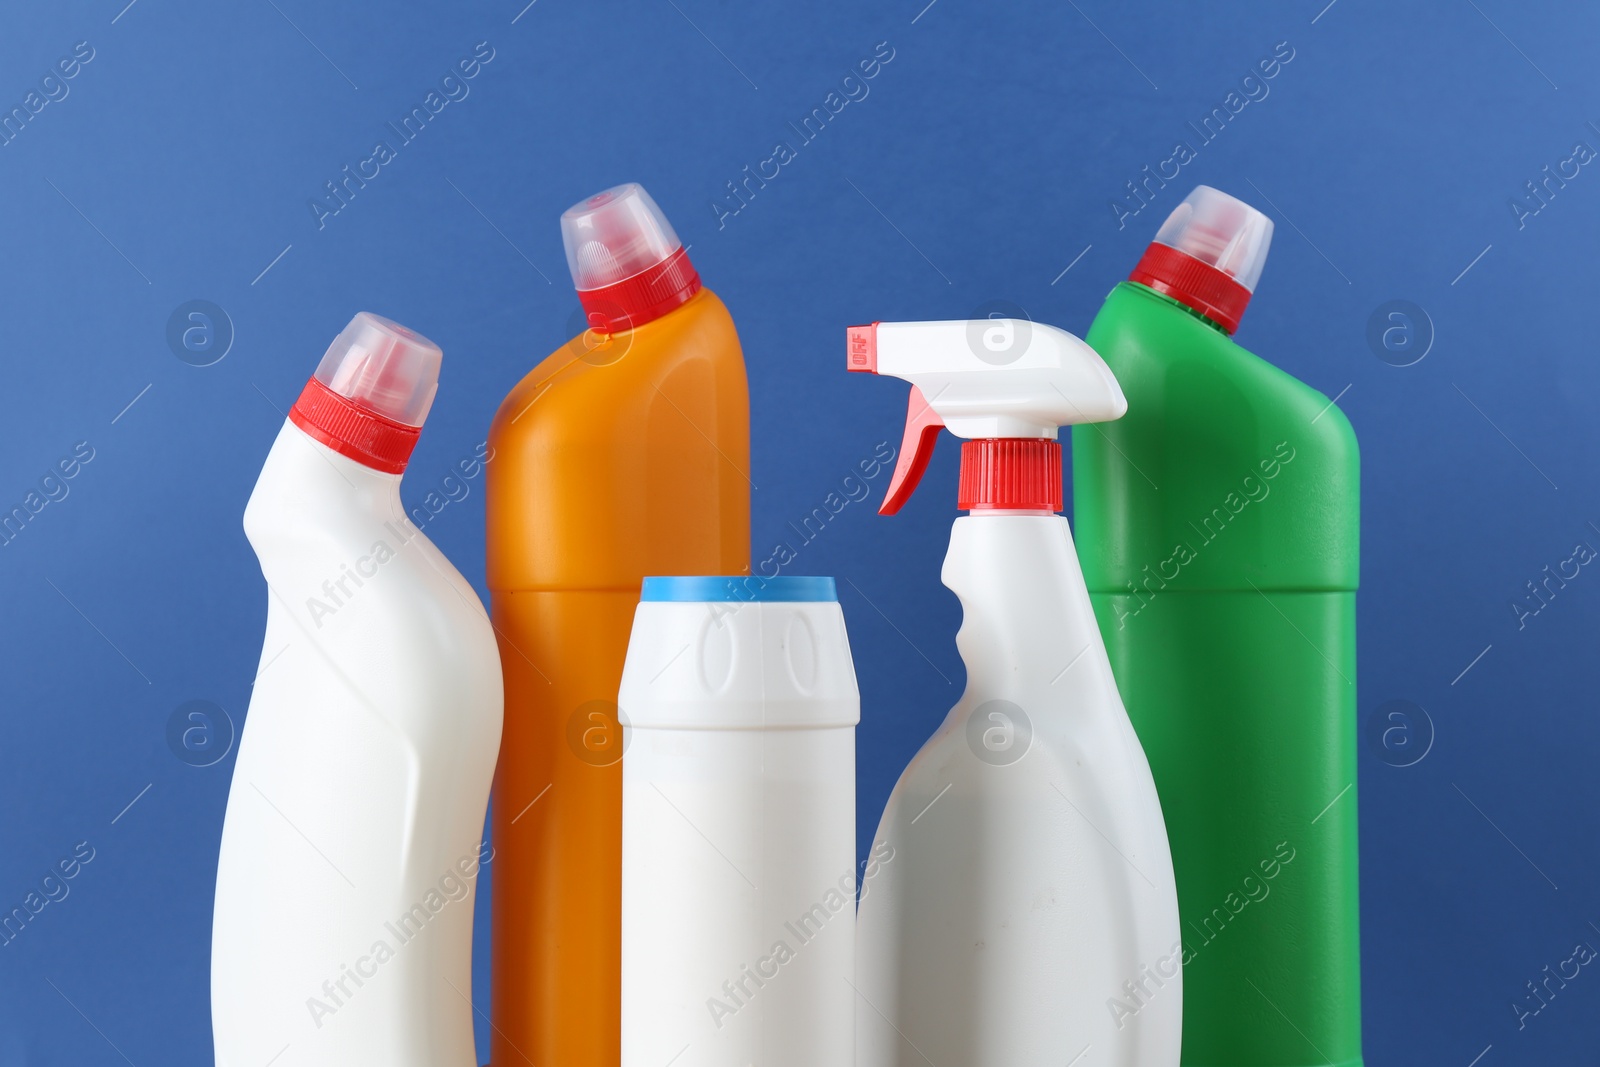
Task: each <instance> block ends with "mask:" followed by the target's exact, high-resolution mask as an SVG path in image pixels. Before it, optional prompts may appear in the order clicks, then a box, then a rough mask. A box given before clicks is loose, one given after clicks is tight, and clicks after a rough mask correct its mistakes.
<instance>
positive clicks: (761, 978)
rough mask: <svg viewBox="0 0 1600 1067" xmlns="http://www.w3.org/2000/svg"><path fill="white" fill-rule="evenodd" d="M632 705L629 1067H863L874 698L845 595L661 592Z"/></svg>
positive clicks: (625, 800) (759, 583) (777, 583)
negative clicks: (865, 855) (861, 942)
mask: <svg viewBox="0 0 1600 1067" xmlns="http://www.w3.org/2000/svg"><path fill="white" fill-rule="evenodd" d="M617 702H618V704H619V706H620V708H621V711H620V718H621V719H622V721H623V728H624V744H625V746H626V747H625V749H624V753H623V758H622V781H623V785H622V1067H661V1065H662V1064H664V1063H669V1062H673V1061H677V1062H680V1063H693V1064H696V1065H698V1067H748V1065H750V1064H760V1065H761V1067H816V1065H817V1064H848V1063H850V1062H851V1061H852V1058H853V1056H854V1033H853V1031H854V1005H853V1001H854V997H855V994H854V993H853V992H852V989H851V983H852V981H853V980H854V979H853V970H854V959H855V955H854V946H855V905H856V900H855V888H856V877H855V784H856V783H855V727H856V723H857V722H858V721H859V720H860V717H861V715H860V712H861V698H860V694H859V692H858V691H857V689H856V676H855V667H854V664H853V663H852V661H851V658H850V645H849V641H848V639H847V637H846V635H845V627H844V616H843V614H842V613H841V612H840V610H839V603H838V597H837V594H836V592H835V589H834V582H833V579H832V578H809V577H786V576H785V577H777V578H758V577H751V576H740V577H731V578H646V579H645V580H644V586H643V591H642V594H641V598H640V604H639V608H638V611H637V613H636V614H635V616H634V622H633V635H632V638H631V640H630V642H629V645H628V655H627V660H626V663H625V665H624V667H623V672H622V687H621V691H620V693H619V694H618V698H617ZM887 859H888V857H884V856H874V857H873V859H872V863H873V864H881V863H883V862H886V861H887ZM869 870H870V868H869ZM680 1057H681V1058H680Z"/></svg>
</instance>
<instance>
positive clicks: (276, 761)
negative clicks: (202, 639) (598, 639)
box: [211, 313, 503, 1067]
mask: <svg viewBox="0 0 1600 1067" xmlns="http://www.w3.org/2000/svg"><path fill="white" fill-rule="evenodd" d="M439 361H440V352H439V349H438V348H437V347H436V346H435V345H434V344H433V343H432V342H431V341H429V340H427V339H426V338H424V337H419V336H418V335H417V334H415V333H412V332H411V331H410V330H407V329H406V328H405V327H403V326H399V325H397V324H395V323H392V322H388V321H387V320H384V319H380V318H378V317H377V316H376V315H369V314H365V313H363V314H360V315H357V316H356V318H355V320H354V321H352V322H351V323H350V325H349V326H348V327H346V328H345V330H344V332H343V333H341V334H340V335H339V337H338V339H337V340H335V341H334V343H333V346H332V347H331V348H329V349H328V352H327V355H326V356H324V357H323V360H322V363H321V364H320V365H319V366H318V367H317V371H316V375H315V376H314V377H313V378H312V379H311V380H310V381H309V382H307V383H306V387H305V391H304V392H303V393H301V395H300V399H299V400H297V401H295V405H294V409H293V410H292V411H291V412H290V415H289V419H288V421H287V422H286V423H285V424H284V427H283V430H282V431H281V432H280V433H279V434H278V439H277V441H276V442H275V443H274V444H273V446H272V451H271V453H270V454H269V455H268V456H267V462H266V465H265V466H264V467H263V468H262V470H261V477H260V479H259V480H258V481H257V482H256V487H255V491H254V492H253V493H252V494H251V496H250V503H249V505H248V506H247V507H246V508H245V514H244V527H245V533H246V534H247V535H248V536H249V538H250V544H251V545H252V547H254V548H255V550H256V555H257V556H258V557H259V559H260V561H261V571H262V574H263V575H264V576H265V577H266V580H267V593H268V601H267V633H266V641H265V643H264V645H263V646H262V650H261V664H260V667H259V669H258V672H257V675H256V680H255V688H254V691H253V695H252V697H251V700H250V710H249V714H248V716H247V718H246V720H245V725H244V731H243V735H242V737H241V738H240V744H239V755H238V762H237V764H236V765H235V767H234V772H233V786H232V789H231V791H230V792H229V794H228V812H227V817H226V819H225V820H224V822H223V828H222V852H221V857H220V859H219V864H218V870H217V896H216V905H215V914H214V917H213V924H212V937H211V1018H212V1031H213V1035H214V1037H215V1042H216V1062H217V1065H218V1067H262V1065H263V1064H267V1063H272V1064H275V1065H276V1067H352V1065H353V1064H383V1065H385V1067H475V1065H476V1064H477V1063H478V1060H477V1058H476V1056H475V1055H474V1051H473V1035H472V1018H473V1010H472V1004H471V1000H470V998H471V996H472V986H471V955H472V906H473V893H474V889H475V888H476V882H477V878H478V875H479V870H480V867H481V866H482V864H483V863H484V862H486V860H487V859H488V858H489V856H488V854H487V849H486V848H482V847H481V842H482V840H483V837H482V835H483V817H484V810H485V808H486V806H487V804H488V800H489V784H490V779H491V777H492V776H493V773H494V764H495V757H496V755H497V754H498V752H499V748H500V725H501V705H502V700H503V698H502V690H501V679H500V658H499V654H498V652H497V650H496V647H495V639H494V632H493V630H492V628H491V627H490V625H489V619H488V616H487V615H486V614H485V613H484V610H483V606H482V604H480V603H479V601H478V597H477V595H476V593H474V591H473V589H472V587H471V586H470V585H469V584H467V582H466V580H465V579H463V578H462V577H461V575H460V574H459V573H458V572H457V571H456V569H455V568H454V567H452V566H451V565H450V562H449V561H448V560H446V559H445V558H444V556H443V555H441V554H440V552H439V550H438V549H437V548H435V547H434V546H433V544H432V543H431V542H430V541H429V540H428V539H427V538H426V537H424V536H423V535H422V532H421V531H420V530H418V529H417V528H416V527H415V526H414V525H412V524H411V522H410V521H409V520H408V519H407V518H406V515H405V512H404V510H403V509H402V508H401V505H400V474H401V472H402V471H403V470H404V469H405V465H406V460H407V459H408V458H409V456H410V454H411V448H412V445H413V444H415V442H416V440H417V436H418V434H419V433H420V432H421V427H422V421H423V419H424V418H425V417H426V416H427V413H428V408H429V406H430V405H431V404H432V402H433V394H434V390H435V389H436V388H437V384H438V379H439Z"/></svg>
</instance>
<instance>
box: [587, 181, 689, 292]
mask: <svg viewBox="0 0 1600 1067" xmlns="http://www.w3.org/2000/svg"><path fill="white" fill-rule="evenodd" d="M561 242H562V244H564V245H566V248H567V267H568V269H570V270H571V271H572V283H573V284H574V285H575V286H577V287H578V290H579V291H580V292H582V291H587V290H590V289H602V288H604V287H606V286H608V285H614V284H616V283H617V282H620V281H622V280H623V279H625V278H631V277H633V276H634V275H635V274H638V273H640V272H641V271H646V270H649V269H650V268H651V267H654V266H656V265H658V264H660V263H664V262H666V261H667V260H668V259H669V258H671V256H672V254H673V253H674V252H676V251H677V250H678V249H679V248H682V247H683V242H681V241H679V240H678V235H677V233H676V232H675V231H674V230H673V228H672V223H670V222H668V221H667V217H666V216H665V215H663V214H662V213H661V209H660V208H659V207H657V206H656V202H655V201H654V200H652V199H650V194H649V193H647V192H645V191H644V186H642V185H640V184H639V183H638V182H628V183H627V184H626V185H618V186H613V187H612V188H610V189H607V190H606V191H605V192H603V193H596V194H595V195H593V196H591V197H589V198H588V199H586V200H582V201H579V202H578V203H576V204H573V205H572V206H571V207H569V208H567V210H565V211H563V212H562V213H561Z"/></svg>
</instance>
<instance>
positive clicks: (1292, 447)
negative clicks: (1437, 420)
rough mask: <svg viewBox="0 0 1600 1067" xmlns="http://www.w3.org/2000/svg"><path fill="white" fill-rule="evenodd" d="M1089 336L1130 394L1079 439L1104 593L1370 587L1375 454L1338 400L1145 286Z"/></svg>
mask: <svg viewBox="0 0 1600 1067" xmlns="http://www.w3.org/2000/svg"><path fill="white" fill-rule="evenodd" d="M1088 340H1089V343H1090V344H1091V345H1092V346H1094V348H1095V349H1096V351H1098V352H1099V353H1100V354H1101V356H1102V357H1103V358H1104V359H1105V361H1106V364H1107V365H1108V366H1109V367H1110V368H1111V371H1112V373H1113V374H1115V375H1116V377H1117V380H1118V382H1119V383H1120V384H1121V386H1122V389H1123V392H1124V394H1125V395H1126V396H1127V399H1128V413H1127V414H1126V415H1125V416H1124V417H1123V418H1122V419H1120V420H1118V421H1117V422H1114V423H1106V424H1103V425H1098V426H1092V427H1083V426H1080V427H1075V428H1074V431H1073V501H1074V518H1075V522H1076V525H1077V528H1078V531H1079V534H1080V537H1081V539H1082V545H1081V551H1082V557H1083V564H1084V570H1085V573H1086V575H1087V577H1088V579H1089V584H1090V588H1092V589H1096V590H1101V591H1104V590H1124V591H1125V587H1126V586H1127V584H1128V583H1130V582H1133V583H1135V584H1137V583H1139V582H1141V581H1145V580H1150V581H1158V580H1159V581H1163V582H1168V583H1171V584H1173V585H1174V586H1175V587H1178V588H1191V589H1249V588H1251V587H1252V586H1255V587H1259V588H1280V589H1289V588H1306V589H1353V588H1355V584H1356V579H1357V569H1358V567H1357V563H1358V555H1359V526H1360V449H1359V446H1358V444H1357V442H1356V436H1355V433H1354V430H1353V429H1352V427H1351V425H1350V422H1349V420H1348V418H1346V416H1345V415H1344V413H1343V412H1342V411H1340V410H1339V408H1338V406H1337V405H1335V404H1334V403H1333V401H1332V399H1331V398H1329V397H1327V396H1325V395H1324V394H1323V393H1321V392H1319V391H1318V390H1316V389H1314V388H1312V387H1311V386H1309V385H1306V384H1305V383H1304V382H1301V381H1299V380H1298V379H1296V378H1294V377H1293V376H1292V375H1290V374H1288V373H1286V372H1285V371H1283V370H1281V369H1279V368H1278V367H1275V366H1273V365H1272V364H1271V363H1269V362H1268V361H1266V360H1264V359H1262V358H1261V357H1259V356H1257V355H1255V354H1254V353H1252V352H1250V351H1249V350H1247V349H1245V348H1243V347H1241V346H1240V345H1238V344H1236V343H1234V341H1233V340H1232V339H1231V338H1229V337H1227V336H1226V335H1225V334H1223V333H1222V332H1221V331H1219V330H1217V329H1215V328H1213V327H1211V326H1209V325H1207V324H1206V323H1205V322H1204V321H1203V320H1201V319H1199V318H1198V317H1196V316H1194V315H1192V314H1190V313H1188V312H1186V311H1184V310H1183V309H1181V308H1180V307H1178V306H1177V305H1176V304H1174V303H1173V302H1172V301H1169V300H1167V299H1166V298H1164V297H1161V296H1159V295H1158V294H1156V293H1154V292H1151V291H1150V290H1148V289H1145V288H1144V287H1143V286H1139V285H1135V284H1133V283H1123V284H1121V285H1119V286H1118V287H1117V288H1116V289H1115V290H1113V291H1112V294H1111V296H1110V297H1109V298H1108V299H1107V301H1106V305H1105V307H1104V308H1103V309H1102V311H1101V313H1100V315H1099V316H1097V317H1096V319H1095V322H1094V325H1093V327H1092V328H1091V329H1090V331H1089V334H1088ZM1224 530H1226V531H1227V532H1226V534H1225V535H1224V534H1223V531H1224ZM1173 560H1176V561H1177V562H1173ZM1149 569H1153V570H1154V571H1155V572H1156V573H1157V574H1158V578H1157V579H1150V578H1149V577H1148V574H1147V570H1149ZM1179 572H1181V577H1180V576H1179ZM1161 574H1165V575H1166V576H1165V578H1160V577H1159V575H1161Z"/></svg>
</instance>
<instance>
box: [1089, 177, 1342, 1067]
mask: <svg viewBox="0 0 1600 1067" xmlns="http://www.w3.org/2000/svg"><path fill="white" fill-rule="evenodd" d="M1271 239H1272V221H1271V220H1270V219H1268V218H1267V217H1266V216H1265V215H1263V214H1262V213H1261V212H1259V211H1257V210H1255V209H1254V208H1252V207H1250V206H1249V205H1248V204H1245V203H1243V202H1241V201H1239V200H1236V199H1234V198H1233V197H1231V196H1228V195H1227V194H1225V193H1221V192H1218V191H1217V190H1215V189H1212V188H1209V187H1207V186H1203V185H1202V186H1200V187H1198V188H1196V189H1195V191H1194V192H1193V193H1191V194H1190V195H1189V197H1188V198H1187V199H1186V200H1185V201H1184V202H1183V203H1182V204H1181V205H1179V207H1178V208H1177V209H1176V210H1175V211H1174V212H1173V213H1172V215H1171V216H1170V217H1169V218H1168V219H1167V221H1166V223H1165V224H1163V225H1162V227H1161V229H1160V231H1159V232H1158V233H1157V234H1156V239H1155V242H1154V243H1153V244H1151V245H1150V247H1149V249H1148V250H1147V251H1146V252H1145V254H1144V258H1143V259H1141V260H1140V262H1139V265H1138V267H1137V268H1136V269H1135V270H1134V272H1133V274H1132V275H1131V276H1130V279H1129V280H1128V281H1126V282H1123V283H1121V284H1119V285H1118V286H1117V287H1116V288H1115V289H1113V290H1112V291H1111V295H1110V296H1109V297H1107V298H1106V302H1105V306H1104V307H1103V308H1101V310H1100V314H1099V315H1098V316H1097V317H1096V318H1095V320H1094V325H1093V326H1092V327H1091V328H1090V330H1089V334H1088V338H1087V340H1088V342H1089V344H1090V345H1091V346H1093V348H1094V349H1095V351H1097V352H1099V353H1100V354H1101V356H1102V357H1103V358H1104V359H1105V361H1106V364H1107V365H1108V366H1109V367H1110V368H1111V372H1112V373H1113V374H1114V375H1116V378H1117V381H1118V382H1120V383H1121V384H1122V389H1123V392H1124V393H1125V394H1126V396H1127V398H1128V413H1127V415H1126V416H1124V417H1123V418H1122V419H1121V420H1120V421H1118V422H1109V423H1105V424H1097V425H1082V426H1075V427H1074V428H1073V431H1072V457H1073V464H1072V484H1073V510H1074V513H1075V516H1074V525H1075V527H1076V533H1077V537H1076V541H1077V543H1078V546H1079V551H1080V553H1081V554H1082V557H1083V571H1084V577H1085V579H1086V580H1087V582H1088V586H1089V593H1090V598H1091V601H1092V602H1093V604H1094V609H1095V614H1096V617H1097V619H1098V621H1099V624H1100V629H1101V632H1102V634H1103V635H1104V637H1105V643H1106V651H1107V652H1108V653H1109V654H1110V658H1111V666H1112V670H1113V672H1114V673H1115V676H1116V680H1117V686H1118V688H1119V689H1120V690H1121V691H1122V697H1123V701H1124V702H1125V703H1126V705H1127V709H1128V714H1129V716H1130V717H1131V718H1132V720H1133V725H1134V728H1135V729H1136V730H1137V732H1138V735H1139V740H1140V741H1141V742H1142V743H1143V745H1144V750H1145V752H1146V754H1147V755H1148V756H1149V759H1150V769H1151V771H1152V772H1153V773H1154V775H1155V780H1156V788H1157V790H1158V792H1159V794H1160V797H1161V808H1162V811H1163V812H1164V813H1165V816H1166V822H1167V833H1168V836H1169V838H1170V839H1171V843H1172V862H1173V867H1174V868H1175V870H1176V874H1177V883H1178V906H1179V914H1180V918H1181V920H1182V931H1183V963H1184V968H1183V992H1184V1005H1183V1059H1182V1062H1183V1063H1184V1064H1186V1065H1193V1067H1289V1065H1302V1064H1312V1063H1317V1064H1322V1063H1327V1064H1332V1065H1334V1067H1360V1064H1361V1062H1362V1059H1361V996H1360V991H1361V966H1360V936H1359V918H1358V907H1357V896H1358V879H1357V875H1356V723H1355V708H1356V579H1357V571H1358V560H1359V550H1360V456H1359V454H1358V451H1357V448H1356V439H1355V434H1354V433H1353V432H1352V431H1351V429H1350V423H1349V421H1348V420H1347V419H1346V418H1345V416H1344V414H1343V413H1342V412H1340V410H1339V409H1338V408H1337V407H1334V406H1333V404H1332V402H1331V401H1329V400H1328V398H1327V397H1325V396H1323V395H1322V394H1321V393H1319V392H1317V391H1316V390H1315V389H1312V388H1310V387H1309V386H1307V385H1305V384H1304V383H1302V382H1299V381H1297V380H1296V379H1294V378H1292V377H1290V376H1289V375H1288V374H1285V373H1284V372H1283V371H1281V370H1279V369H1278V368H1276V367H1274V366H1272V365H1271V364H1270V363H1267V362H1266V361H1264V360H1262V359H1260V358H1258V357H1257V356H1255V355H1252V354H1251V353H1249V352H1247V351H1245V350H1244V349H1243V348H1241V347H1239V346H1238V345H1237V344H1235V343H1234V342H1233V341H1232V339H1231V334H1232V333H1233V331H1234V330H1235V329H1236V328H1237V327H1238V325H1239V316H1240V315H1241V314H1242V313H1243V311H1244V308H1245V305H1246V304H1247V303H1248V302H1249V299H1250V294H1251V292H1252V291H1253V290H1254V289H1255V285H1256V282H1257V281H1258V280H1259V279H1260V277H1261V268H1262V265H1263V263H1264V262H1265V260H1266V255H1267V248H1268V245H1269V244H1270V242H1271ZM1111 992H1113V993H1114V994H1115V995H1114V996H1113V997H1112V999H1111V1000H1110V1001H1108V1003H1107V1008H1108V1010H1110V1011H1111V1012H1112V1013H1113V1014H1114V1015H1125V1014H1126V1013H1127V1012H1129V1011H1137V1010H1139V1008H1140V1006H1141V1005H1140V1004H1139V1003H1138V1000H1139V997H1138V990H1137V989H1134V990H1130V991H1127V992H1126V994H1125V995H1124V994H1122V993H1120V992H1118V991H1111Z"/></svg>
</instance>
